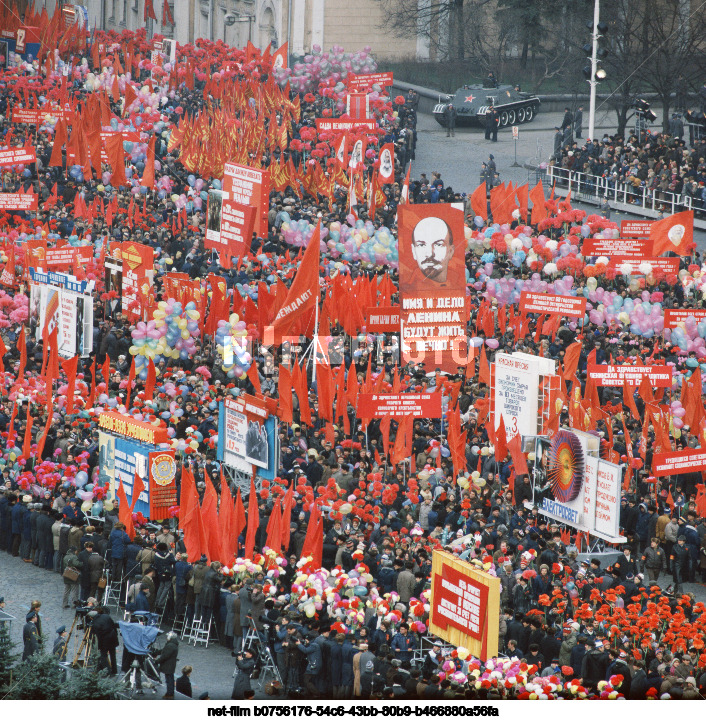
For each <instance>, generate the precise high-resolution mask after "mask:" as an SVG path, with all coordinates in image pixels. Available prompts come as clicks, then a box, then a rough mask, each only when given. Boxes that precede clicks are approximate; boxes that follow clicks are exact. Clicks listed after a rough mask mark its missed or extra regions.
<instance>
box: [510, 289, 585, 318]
mask: <svg viewBox="0 0 706 721" xmlns="http://www.w3.org/2000/svg"><path fill="white" fill-rule="evenodd" d="M520 311H522V312H523V313H545V314H546V313H559V314H561V315H565V316H567V317H568V318H583V317H584V315H585V313H586V299H585V298H575V297H574V296H572V295H553V294H552V293H530V292H529V291H527V290H523V291H522V293H521V294H520Z"/></svg>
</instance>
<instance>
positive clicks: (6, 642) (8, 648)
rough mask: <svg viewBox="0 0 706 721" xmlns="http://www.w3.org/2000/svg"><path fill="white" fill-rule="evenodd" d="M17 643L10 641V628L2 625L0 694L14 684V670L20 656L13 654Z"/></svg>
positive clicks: (0, 625)
mask: <svg viewBox="0 0 706 721" xmlns="http://www.w3.org/2000/svg"><path fill="white" fill-rule="evenodd" d="M15 645H16V644H15V643H13V642H12V640H11V639H10V626H9V624H7V623H0V692H1V691H2V690H3V689H5V688H6V687H7V686H9V685H10V684H11V683H12V675H13V669H14V668H15V665H16V664H17V660H18V659H19V654H16V653H12V651H13V649H14V648H15Z"/></svg>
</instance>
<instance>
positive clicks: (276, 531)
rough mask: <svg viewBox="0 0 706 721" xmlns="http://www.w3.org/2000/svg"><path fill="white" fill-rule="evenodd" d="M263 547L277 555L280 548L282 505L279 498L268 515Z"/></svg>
mask: <svg viewBox="0 0 706 721" xmlns="http://www.w3.org/2000/svg"><path fill="white" fill-rule="evenodd" d="M265 545H266V546H267V547H268V548H271V549H273V550H274V551H277V553H279V552H280V549H281V548H282V504H281V503H280V500H279V498H278V499H277V500H276V501H275V505H274V506H273V507H272V512H271V513H270V520H269V523H268V524H267V540H266V541H265Z"/></svg>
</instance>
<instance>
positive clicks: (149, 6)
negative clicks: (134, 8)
mask: <svg viewBox="0 0 706 721" xmlns="http://www.w3.org/2000/svg"><path fill="white" fill-rule="evenodd" d="M148 19H151V20H156V19H157V16H156V15H155V14H154V4H153V3H152V0H145V14H144V17H143V20H144V21H145V22H147V20H148Z"/></svg>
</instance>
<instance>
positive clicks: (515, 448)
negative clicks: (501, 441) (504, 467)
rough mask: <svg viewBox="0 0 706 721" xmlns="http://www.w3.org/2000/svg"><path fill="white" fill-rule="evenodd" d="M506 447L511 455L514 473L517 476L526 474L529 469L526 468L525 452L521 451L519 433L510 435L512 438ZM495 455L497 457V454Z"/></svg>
mask: <svg viewBox="0 0 706 721" xmlns="http://www.w3.org/2000/svg"><path fill="white" fill-rule="evenodd" d="M507 448H508V450H509V451H510V456H511V457H512V464H513V465H514V466H515V474H516V475H517V476H522V475H527V474H528V473H529V470H528V469H527V461H526V460H525V454H524V453H523V452H522V439H521V438H520V434H519V433H518V434H517V435H515V436H513V437H512V440H510V441H509V442H508V444H507ZM495 457H496V458H497V456H495Z"/></svg>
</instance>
